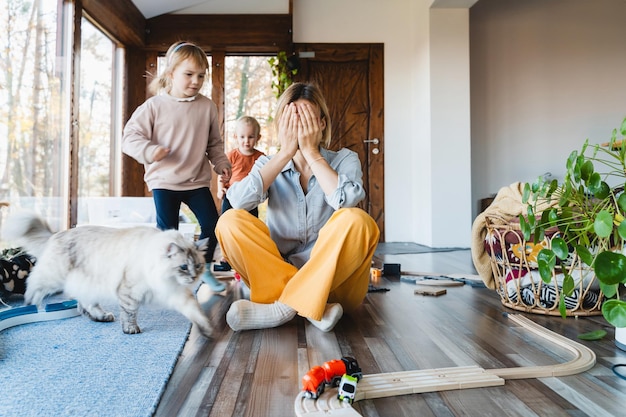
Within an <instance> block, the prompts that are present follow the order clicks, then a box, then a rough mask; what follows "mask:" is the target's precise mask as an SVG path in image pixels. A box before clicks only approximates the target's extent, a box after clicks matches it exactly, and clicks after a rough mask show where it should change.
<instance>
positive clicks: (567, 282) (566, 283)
mask: <svg viewBox="0 0 626 417" xmlns="http://www.w3.org/2000/svg"><path fill="white" fill-rule="evenodd" d="M575 287H576V284H575V283H574V278H572V276H571V275H570V274H565V277H564V278H563V291H562V293H563V294H564V295H567V296H568V297H569V296H571V295H572V293H573V292H574V288H575Z"/></svg>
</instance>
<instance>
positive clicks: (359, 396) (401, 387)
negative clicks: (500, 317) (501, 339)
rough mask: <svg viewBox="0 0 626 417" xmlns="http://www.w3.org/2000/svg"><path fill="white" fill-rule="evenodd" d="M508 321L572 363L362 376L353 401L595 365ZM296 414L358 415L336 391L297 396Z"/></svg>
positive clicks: (542, 331) (577, 347)
mask: <svg viewBox="0 0 626 417" xmlns="http://www.w3.org/2000/svg"><path fill="white" fill-rule="evenodd" d="M508 318H509V319H510V320H512V321H513V322H515V323H516V324H518V325H519V326H521V327H523V328H525V329H527V330H529V331H530V332H532V333H533V334H535V335H537V336H539V337H541V338H543V339H544V340H546V341H548V342H551V343H554V344H556V345H558V346H561V347H563V348H565V349H566V350H568V351H569V352H570V353H572V354H573V356H574V357H573V359H571V360H570V361H568V362H565V363H561V364H555V365H544V366H525V367H515V368H501V369H489V370H485V369H482V368H480V367H478V366H463V367H455V368H440V369H427V370H420V371H405V372H391V373H382V374H373V375H364V376H363V378H362V379H361V381H360V382H359V383H358V387H357V391H356V395H355V398H354V401H359V400H363V399H374V398H383V397H392V396H395V395H405V394H419V393H425V392H434V391H446V390H453V389H467V388H483V387H493V386H498V385H504V382H505V380H506V379H524V378H544V377H551V376H565V375H574V374H577V373H580V372H584V371H586V370H588V369H590V368H592V367H593V366H594V365H595V363H596V355H595V353H594V352H593V351H592V350H591V349H589V348H588V347H586V346H584V345H582V344H580V343H578V342H575V341H573V340H570V339H568V338H566V337H564V336H561V335H559V334H557V333H554V332H552V331H550V330H548V329H546V328H545V327H543V326H540V325H538V324H537V323H535V322H533V321H532V320H529V319H527V318H526V317H524V316H521V315H518V314H509V315H508ZM295 412H296V416H297V417H305V416H306V417H322V416H324V417H357V416H360V415H361V414H359V413H358V412H357V411H356V410H355V409H354V408H352V406H351V405H350V404H348V403H346V402H341V401H339V400H338V399H337V389H336V388H332V389H327V390H326V391H325V392H324V393H323V394H322V395H321V396H320V397H319V398H318V399H317V400H312V399H308V398H305V397H304V395H303V394H302V393H300V394H299V395H298V396H297V397H296V401H295Z"/></svg>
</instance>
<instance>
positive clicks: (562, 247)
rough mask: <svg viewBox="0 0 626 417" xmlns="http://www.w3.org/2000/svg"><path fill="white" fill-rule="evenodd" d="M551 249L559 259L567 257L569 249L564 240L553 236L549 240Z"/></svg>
mask: <svg viewBox="0 0 626 417" xmlns="http://www.w3.org/2000/svg"><path fill="white" fill-rule="evenodd" d="M551 245H552V251H553V252H554V254H555V255H556V256H557V257H558V258H559V259H567V256H568V255H569V249H568V247H567V243H565V240H564V239H563V238H560V237H555V238H554V239H552V242H551Z"/></svg>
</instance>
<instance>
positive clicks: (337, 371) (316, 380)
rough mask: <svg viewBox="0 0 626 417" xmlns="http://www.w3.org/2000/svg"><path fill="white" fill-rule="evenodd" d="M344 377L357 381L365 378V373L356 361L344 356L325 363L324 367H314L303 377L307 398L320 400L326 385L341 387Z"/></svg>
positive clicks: (303, 387)
mask: <svg viewBox="0 0 626 417" xmlns="http://www.w3.org/2000/svg"><path fill="white" fill-rule="evenodd" d="M344 375H348V376H351V377H352V378H355V379H356V380H357V381H360V380H361V378H363V373H362V372H361V368H360V367H359V363H358V362H357V361H356V359H354V358H351V357H349V356H344V357H343V358H341V359H333V360H330V361H327V362H324V364H323V365H322V366H314V367H312V368H311V369H309V372H307V373H306V375H304V377H302V391H303V392H304V395H305V397H306V398H313V399H316V398H319V396H320V395H321V394H322V393H323V392H324V388H325V386H326V385H329V386H331V387H337V386H339V384H340V382H341V379H342V377H343V376H344Z"/></svg>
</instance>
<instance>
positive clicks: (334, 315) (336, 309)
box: [307, 303, 343, 332]
mask: <svg viewBox="0 0 626 417" xmlns="http://www.w3.org/2000/svg"><path fill="white" fill-rule="evenodd" d="M342 316H343V307H341V304H339V303H333V304H326V308H325V309H324V315H323V316H322V319H321V320H319V321H318V320H313V319H310V318H307V320H308V321H310V322H311V324H313V325H314V326H315V327H317V328H318V329H320V330H321V331H323V332H329V331H331V330H332V329H333V327H335V324H337V322H338V321H339V319H340V318H341V317H342Z"/></svg>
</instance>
